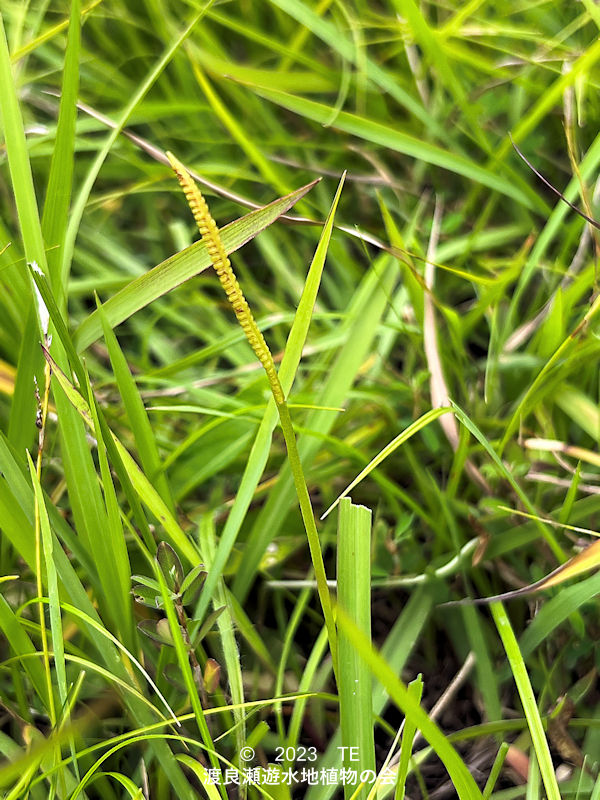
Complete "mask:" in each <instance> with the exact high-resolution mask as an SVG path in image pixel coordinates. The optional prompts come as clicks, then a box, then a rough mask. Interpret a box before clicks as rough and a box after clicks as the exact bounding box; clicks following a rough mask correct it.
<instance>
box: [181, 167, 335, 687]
mask: <svg viewBox="0 0 600 800" xmlns="http://www.w3.org/2000/svg"><path fill="white" fill-rule="evenodd" d="M167 157H168V158H169V162H170V163H171V166H172V168H173V171H174V172H175V175H176V176H177V179H178V181H179V183H180V185H181V188H182V189H183V192H184V194H185V197H186V200H187V202H188V205H189V207H190V210H191V212H192V214H193V216H194V219H195V220H196V224H197V226H198V230H199V231H200V235H201V236H202V241H204V242H205V244H206V249H207V251H208V253H209V255H210V258H211V263H212V265H213V267H214V269H215V272H216V273H217V275H218V277H219V281H220V282H221V285H222V287H223V289H224V291H225V294H226V295H227V299H228V300H229V302H230V303H231V305H232V307H233V310H234V312H235V316H236V318H237V320H238V322H239V324H240V326H241V328H242V330H243V331H244V333H245V335H246V338H247V339H248V342H249V343H250V346H251V347H252V349H253V351H254V353H255V354H256V357H257V358H258V360H259V361H260V363H261V364H262V366H263V368H264V370H265V373H266V375H267V378H268V381H269V386H270V388H271V392H272V394H273V398H274V400H275V405H276V406H277V412H278V414H279V421H280V423H281V430H282V432H283V437H284V440H285V444H286V449H287V453H288V459H289V463H290V468H291V471H292V476H293V479H294V485H295V488H296V494H297V496H298V503H299V505H300V512H301V514H302V520H303V522H304V527H305V530H306V535H307V538H308V546H309V550H310V555H311V559H312V563H313V567H314V570H315V577H316V581H317V591H318V594H319V600H320V601H321V607H322V609H323V616H324V618H325V625H326V628H327V634H328V638H329V649H330V651H331V657H332V661H333V666H334V672H336V674H337V636H336V629H335V623H334V619H333V609H332V604H331V597H330V594H329V589H328V587H327V575H326V573H325V565H324V563H323V553H322V551H321V543H320V541H319V534H318V533H317V526H316V523H315V517H314V514H313V509H312V504H311V501H310V495H309V493H308V488H307V485H306V479H305V477H304V471H303V469H302V462H301V461H300V455H299V453H298V446H297V444H296V435H295V433H294V427H293V425H292V419H291V417H290V412H289V408H288V405H287V402H286V398H285V394H284V391H283V388H282V386H281V383H280V381H279V376H278V374H277V370H276V368H275V363H274V361H273V357H272V355H271V351H270V350H269V347H268V345H267V343H266V341H265V339H264V336H263V334H262V332H261V331H260V329H259V328H258V325H257V324H256V321H255V319H254V316H253V314H252V311H251V310H250V307H249V305H248V303H247V301H246V298H245V297H244V294H243V292H242V290H241V288H240V285H239V283H238V281H237V278H236V276H235V274H234V272H233V269H232V268H231V262H230V261H229V258H228V257H227V251H226V250H225V248H224V246H223V242H222V241H221V237H220V235H219V229H218V227H217V224H216V222H215V221H214V219H213V218H212V216H211V214H210V211H209V209H208V205H207V203H206V200H205V199H204V197H203V196H202V193H201V192H200V189H199V188H198V186H197V185H196V183H195V182H194V181H193V179H192V178H191V176H190V174H189V173H188V171H187V170H186V168H185V167H184V166H183V164H182V163H181V162H180V161H178V160H177V159H176V158H175V156H174V155H173V154H172V153H167Z"/></svg>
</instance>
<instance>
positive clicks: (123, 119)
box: [56, 0, 212, 305]
mask: <svg viewBox="0 0 600 800" xmlns="http://www.w3.org/2000/svg"><path fill="white" fill-rule="evenodd" d="M211 3H212V0H209V2H208V3H207V4H206V5H205V6H204V7H203V8H202V10H201V11H199V12H198V13H196V14H195V16H194V17H193V18H192V21H191V22H190V24H189V25H188V26H187V27H186V28H185V29H184V30H183V31H182V32H181V33H180V34H179V35H178V36H177V37H175V39H174V40H173V41H172V42H171V44H169V46H168V47H167V48H166V49H165V51H164V53H163V55H162V56H161V57H160V58H159V59H158V61H157V62H156V63H155V65H154V66H153V67H152V69H151V70H150V71H149V73H148V74H147V76H146V77H145V79H144V80H143V81H142V83H141V84H140V85H139V86H138V88H137V90H136V91H135V93H134V94H133V96H132V97H131V99H130V100H129V101H128V102H127V104H126V105H125V108H124V109H123V111H122V112H121V115H120V117H119V120H118V122H117V127H116V128H115V129H114V130H112V131H111V132H110V133H109V134H108V136H107V137H106V139H105V141H104V144H103V145H102V147H101V148H100V150H99V152H98V154H97V155H96V158H95V159H94V161H93V163H92V165H91V167H90V168H89V170H88V173H87V176H86V178H85V180H84V181H83V184H82V186H81V187H80V189H79V192H78V193H77V196H76V197H75V199H74V201H73V205H72V207H71V216H70V218H69V224H68V226H67V230H66V234H65V242H64V248H63V251H62V258H61V264H60V273H59V278H60V281H59V283H58V286H57V288H56V291H57V292H58V293H59V294H58V298H59V305H60V300H61V298H62V296H63V295H62V292H64V291H65V286H66V281H67V278H68V275H69V270H70V267H71V261H72V258H73V251H74V248H75V239H76V238H77V233H78V230H79V226H80V223H81V218H82V216H83V212H84V209H85V205H86V203H87V201H88V198H89V195H90V192H91V190H92V187H93V185H94V183H95V181H96V178H97V177H98V173H99V172H100V169H101V168H102V165H103V164H104V161H105V160H106V157H107V156H108V154H109V152H110V150H111V148H112V146H113V144H114V143H115V141H116V139H117V137H118V135H119V133H120V132H121V130H122V128H123V127H124V126H125V125H126V123H127V120H128V119H129V118H130V116H131V115H132V113H133V112H134V110H135V108H136V107H137V106H138V105H139V103H140V102H141V101H142V100H143V98H144V97H145V96H146V94H147V93H148V92H149V91H150V88H151V87H152V85H153V84H154V83H155V82H156V80H157V78H158V77H159V75H160V74H161V73H162V72H163V70H164V69H165V67H166V66H167V64H168V63H169V62H170V61H171V59H172V58H173V56H174V55H175V53H176V52H177V50H178V49H179V48H180V47H181V45H182V44H183V42H184V41H185V40H186V39H187V37H188V36H189V35H190V34H191V32H192V31H193V30H194V28H195V27H196V25H197V24H198V22H199V21H200V20H201V19H202V17H203V15H204V13H205V11H206V8H207V7H208V6H209V5H211Z"/></svg>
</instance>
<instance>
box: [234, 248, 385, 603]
mask: <svg viewBox="0 0 600 800" xmlns="http://www.w3.org/2000/svg"><path fill="white" fill-rule="evenodd" d="M397 274H398V269H397V266H396V264H395V263H394V261H393V260H392V259H390V258H388V257H387V256H383V257H382V258H381V259H380V260H378V261H376V262H375V265H374V267H373V269H372V270H371V271H370V272H369V273H368V274H367V276H366V278H365V279H364V281H363V282H362V284H361V285H360V286H359V287H358V289H357V291H356V293H355V296H354V298H353V302H352V303H351V306H350V309H349V311H348V321H347V323H346V327H345V334H346V343H345V345H344V346H343V347H342V349H341V351H340V353H339V355H338V356H337V358H336V361H335V363H334V365H333V367H332V368H331V369H329V371H328V377H327V380H326V382H325V385H324V386H323V389H322V390H321V392H320V395H319V396H318V400H317V405H319V406H322V407H338V408H339V407H340V406H341V405H342V404H343V403H344V401H345V398H346V396H347V393H348V391H349V389H350V387H351V385H352V383H353V381H354V379H355V377H356V374H357V372H358V370H359V368H360V366H361V364H362V363H363V360H364V358H365V357H366V354H367V353H368V351H369V347H370V345H371V343H372V341H373V337H374V336H375V332H376V330H377V327H378V325H379V323H380V320H381V317H382V316H383V312H384V309H385V306H386V304H387V301H388V297H389V296H390V291H391V287H392V285H393V284H394V283H395V280H396V277H397ZM335 418H336V415H335V414H334V413H332V412H329V411H318V410H317V411H313V412H311V413H310V414H309V415H308V419H307V421H306V424H305V426H304V427H305V428H306V429H307V430H310V431H311V432H312V431H315V432H317V433H322V434H326V433H329V431H330V430H331V428H332V426H333V424H334V422H335ZM319 446H320V441H319V439H317V438H315V437H314V436H302V437H301V439H300V442H299V445H298V449H299V452H300V457H301V459H302V463H303V466H304V469H305V470H308V469H309V467H310V464H311V462H312V459H313V458H314V456H315V454H316V452H317V450H318V449H319ZM294 494H295V492H294V485H293V481H292V476H291V472H290V470H289V468H288V467H287V466H286V467H284V469H283V470H282V471H281V473H280V475H279V480H278V482H277V485H276V486H275V487H274V489H273V490H272V492H271V494H270V497H269V499H268V501H267V503H266V504H265V506H264V507H263V508H262V510H261V512H260V514H259V515H258V517H257V519H256V522H255V524H254V525H253V528H252V531H251V533H250V536H249V537H248V543H247V545H246V551H245V556H244V559H243V561H242V563H241V565H240V569H239V570H238V572H237V574H236V576H235V580H234V584H233V592H234V594H236V595H237V597H238V599H243V598H244V597H245V596H246V594H247V592H248V590H249V588H250V585H251V583H252V581H253V579H254V576H255V571H256V568H257V566H258V564H259V562H260V559H261V558H262V555H263V553H264V552H265V549H266V548H267V546H268V544H269V542H270V541H272V540H273V539H274V538H275V536H277V533H278V531H279V530H280V528H281V525H282V522H283V520H284V519H285V514H286V513H287V510H288V509H289V507H290V505H291V504H292V502H293V500H294Z"/></svg>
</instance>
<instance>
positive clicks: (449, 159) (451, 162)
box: [250, 85, 536, 208]
mask: <svg viewBox="0 0 600 800" xmlns="http://www.w3.org/2000/svg"><path fill="white" fill-rule="evenodd" d="M250 88H252V89H254V91H255V92H256V93H257V94H258V95H260V96H261V97H264V98H265V99H266V100H270V101H271V102H273V103H276V104H277V105H280V106H282V107H283V108H287V109H288V110H289V111H293V112H294V113H295V114H298V115H300V116H302V117H305V118H306V119H310V120H312V121H313V122H318V123H320V124H321V125H323V124H324V123H326V122H327V121H328V120H329V119H331V108H330V107H329V106H326V105H324V104H323V103H318V102H316V101H315V100H308V99H307V98H304V97H299V96H297V95H292V94H288V93H286V92H280V91H277V90H275V89H271V88H270V87H268V86H252V85H251V86H250ZM333 127H334V128H337V129H339V130H341V131H344V132H345V133H350V134H352V135H353V136H356V137H358V138H359V139H362V140H364V141H367V142H371V143H372V144H375V145H379V146H381V147H384V148H388V149H389V150H394V151H396V152H398V153H402V154H404V155H406V156H410V157H411V158H415V159H418V160H419V161H424V162H426V163H427V164H431V165H432V166H436V167H441V168H442V169H445V170H449V171H450V172H454V173H456V174H457V175H462V176H463V177H465V178H468V179H469V180H472V181H477V182H478V183H481V184H482V185H483V186H486V187H487V188H488V189H493V190H495V191H498V192H500V193H501V194H504V195H506V196H507V197H510V198H512V199H513V200H516V201H517V202H518V203H520V204H521V205H523V206H525V207H526V208H531V207H534V208H535V206H536V201H535V198H534V199H532V197H531V196H530V193H529V192H527V193H526V192H525V191H522V190H521V189H520V188H518V187H517V186H516V185H515V183H514V182H513V181H510V180H508V179H506V178H504V177H503V176H500V175H499V174H498V173H497V172H494V171H493V170H491V169H486V168H485V167H481V166H480V165H479V164H477V163H476V162H474V161H472V160H470V159H468V158H467V157H465V156H462V155H459V154H457V153H456V152H453V151H451V150H444V149H443V148H441V147H438V146H437V145H434V144H431V143H429V142H427V141H424V140H422V139H417V138H416V137H414V136H411V135H410V134H408V133H404V132H403V131H399V130H397V129H396V128H392V127H390V126H388V125H384V124H382V123H380V122H375V121H373V120H370V119H368V118H367V117H362V116H359V115H358V114H352V113H350V112H348V111H340V112H339V113H338V114H337V116H336V117H335V122H334V123H333Z"/></svg>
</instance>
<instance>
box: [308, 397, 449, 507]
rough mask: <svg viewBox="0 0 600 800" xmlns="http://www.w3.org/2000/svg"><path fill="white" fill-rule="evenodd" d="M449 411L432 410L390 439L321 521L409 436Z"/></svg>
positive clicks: (442, 408) (444, 408)
mask: <svg viewBox="0 0 600 800" xmlns="http://www.w3.org/2000/svg"><path fill="white" fill-rule="evenodd" d="M449 411H452V409H451V408H447V407H445V406H444V407H441V408H432V409H431V410H430V411H427V412H426V413H425V414H423V416H422V417H419V419H417V420H415V422H413V423H412V424H411V425H409V426H408V428H405V430H403V431H402V433H399V434H398V436H396V438H395V439H392V441H391V442H389V444H387V445H386V446H385V447H384V448H383V450H381V451H380V452H379V453H378V454H377V455H376V456H375V458H374V459H372V460H371V461H370V462H369V463H368V464H367V466H366V467H365V468H364V469H363V470H362V472H359V474H358V475H357V476H356V478H355V479H354V480H353V481H352V483H350V484H349V485H348V486H347V487H346V488H345V489H344V491H343V492H342V493H341V495H340V496H339V497H338V498H337V500H336V501H335V502H334V503H332V504H331V505H330V506H329V508H328V509H327V511H326V512H325V513H324V514H323V515H322V516H321V519H325V517H326V516H328V514H330V513H331V512H332V511H333V509H334V508H335V507H336V506H337V504H338V503H339V502H340V500H341V499H342V498H343V497H346V495H347V494H349V492H351V491H352V489H354V487H355V486H356V485H357V484H359V483H360V482H361V481H362V479H363V478H366V477H367V475H368V474H369V473H370V472H372V471H373V470H374V469H375V468H376V467H378V466H379V465H380V464H381V462H382V461H384V460H385V459H386V458H387V457H388V456H389V455H391V454H392V453H393V452H394V450H396V449H397V448H398V447H400V445H401V444H404V442H406V441H407V440H408V439H410V437H411V436H413V435H414V434H415V433H417V432H418V431H420V430H421V428H424V427H425V426H426V425H429V423H430V422H433V421H434V420H436V419H437V418H438V417H441V416H442V414H447V413H448V412H449Z"/></svg>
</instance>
